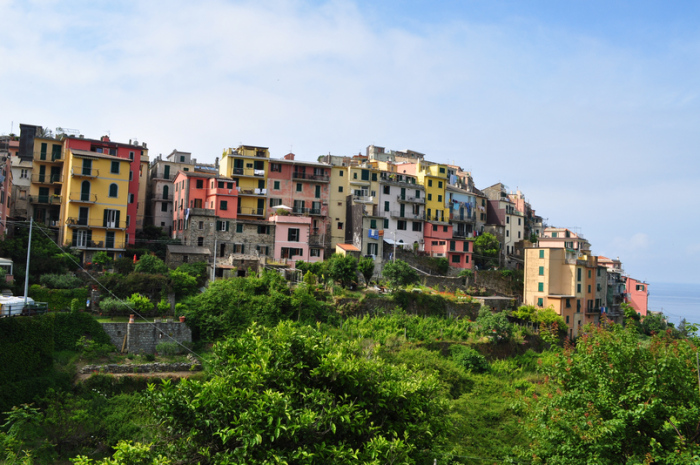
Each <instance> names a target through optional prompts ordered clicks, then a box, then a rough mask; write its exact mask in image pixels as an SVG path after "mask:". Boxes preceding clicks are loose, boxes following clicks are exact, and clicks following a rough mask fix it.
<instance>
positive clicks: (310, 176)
mask: <svg viewBox="0 0 700 465" xmlns="http://www.w3.org/2000/svg"><path fill="white" fill-rule="evenodd" d="M292 178H294V179H306V180H307V181H319V182H328V181H329V180H330V177H329V176H326V175H325V174H314V173H301V172H298V171H294V172H293V173H292Z"/></svg>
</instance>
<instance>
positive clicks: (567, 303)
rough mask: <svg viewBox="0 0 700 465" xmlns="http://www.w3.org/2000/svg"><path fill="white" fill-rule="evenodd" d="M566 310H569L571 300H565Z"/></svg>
mask: <svg viewBox="0 0 700 465" xmlns="http://www.w3.org/2000/svg"><path fill="white" fill-rule="evenodd" d="M566 308H571V299H566ZM567 318H569V317H567ZM566 322H567V323H568V322H569V321H568V320H567V321H566Z"/></svg>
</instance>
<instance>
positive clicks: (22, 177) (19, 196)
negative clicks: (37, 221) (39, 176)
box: [10, 155, 33, 219]
mask: <svg viewBox="0 0 700 465" xmlns="http://www.w3.org/2000/svg"><path fill="white" fill-rule="evenodd" d="M11 159H12V168H11V170H12V204H11V208H10V216H11V217H12V218H22V219H26V218H29V213H28V211H29V190H30V188H31V183H32V181H31V178H32V166H33V162H32V161H31V160H22V159H21V158H19V157H18V156H17V155H12V156H11Z"/></svg>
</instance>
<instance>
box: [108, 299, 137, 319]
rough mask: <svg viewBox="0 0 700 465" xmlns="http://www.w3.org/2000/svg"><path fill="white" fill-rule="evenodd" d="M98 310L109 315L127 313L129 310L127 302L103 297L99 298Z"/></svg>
mask: <svg viewBox="0 0 700 465" xmlns="http://www.w3.org/2000/svg"><path fill="white" fill-rule="evenodd" d="M100 310H101V311H102V312H104V313H108V314H109V315H113V316H115V315H128V314H129V313H130V312H131V309H130V308H129V304H127V303H126V302H124V301H123V300H120V299H115V298H112V297H105V298H103V299H102V300H100Z"/></svg>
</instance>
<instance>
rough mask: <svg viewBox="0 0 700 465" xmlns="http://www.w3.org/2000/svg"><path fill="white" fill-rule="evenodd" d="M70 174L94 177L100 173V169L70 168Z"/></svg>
mask: <svg viewBox="0 0 700 465" xmlns="http://www.w3.org/2000/svg"><path fill="white" fill-rule="evenodd" d="M70 174H71V176H75V177H83V178H96V177H98V176H99V175H100V170H97V169H93V168H71V170H70Z"/></svg>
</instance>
